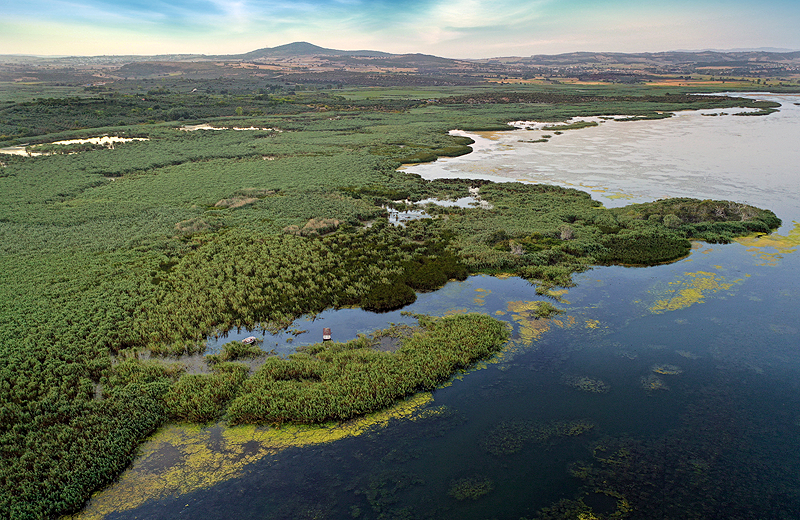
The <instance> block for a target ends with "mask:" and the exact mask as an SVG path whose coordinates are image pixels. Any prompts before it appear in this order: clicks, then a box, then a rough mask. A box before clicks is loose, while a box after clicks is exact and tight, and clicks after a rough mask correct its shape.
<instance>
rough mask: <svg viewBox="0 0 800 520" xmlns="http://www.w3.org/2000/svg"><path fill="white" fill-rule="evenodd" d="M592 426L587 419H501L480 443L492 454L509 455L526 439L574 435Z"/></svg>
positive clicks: (538, 439)
mask: <svg viewBox="0 0 800 520" xmlns="http://www.w3.org/2000/svg"><path fill="white" fill-rule="evenodd" d="M594 426H595V425H594V423H593V422H592V421H590V420H588V419H576V420H574V421H554V422H550V423H546V424H539V423H533V422H530V421H516V420H515V421H503V422H501V423H500V424H498V425H497V426H495V427H494V428H492V429H491V430H490V431H489V433H487V434H486V436H485V437H484V438H483V439H482V440H481V441H480V445H481V448H483V449H484V450H485V451H487V452H489V453H491V454H492V455H497V456H502V455H510V454H512V453H517V452H518V451H520V450H521V449H522V447H523V445H524V444H525V443H526V442H528V441H530V442H536V443H543V442H547V441H549V440H551V439H556V438H560V437H575V436H578V435H581V434H583V433H586V432H587V431H589V430H591V429H593V428H594Z"/></svg>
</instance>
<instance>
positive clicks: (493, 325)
mask: <svg viewBox="0 0 800 520" xmlns="http://www.w3.org/2000/svg"><path fill="white" fill-rule="evenodd" d="M420 326H421V328H422V330H420V331H417V332H415V333H414V334H412V335H411V336H410V337H406V338H403V339H402V346H401V347H400V349H399V350H397V351H396V352H381V351H377V350H375V349H373V348H372V346H373V345H372V342H371V341H370V340H369V338H366V337H361V338H359V339H356V340H353V341H350V342H348V343H343V344H342V343H333V344H330V345H327V344H324V345H321V346H320V348H316V349H314V348H312V349H310V352H311V353H305V352H304V353H299V354H292V355H291V356H289V358H288V359H281V358H269V359H267V361H266V363H264V364H263V365H262V366H261V367H260V368H259V369H258V371H257V372H256V373H255V374H254V375H253V377H251V378H250V379H248V380H247V381H246V382H245V385H244V388H243V391H242V393H241V394H240V395H239V396H238V397H237V398H236V399H235V400H234V401H233V402H232V403H231V406H230V408H229V409H228V416H229V420H230V421H231V422H232V423H234V424H240V423H254V422H255V423H271V424H280V423H284V422H300V423H318V422H323V421H328V420H345V419H349V418H351V417H353V416H355V415H359V414H364V413H367V412H370V411H373V410H378V409H380V408H384V407H386V406H388V405H390V404H391V403H393V402H394V401H395V400H397V399H399V398H402V397H404V396H407V395H410V394H412V393H414V392H417V391H420V390H430V389H433V388H434V387H435V386H436V385H437V384H439V383H442V382H443V381H445V380H447V379H448V378H449V377H450V376H451V375H452V374H453V372H454V371H456V370H458V369H462V368H466V367H468V366H469V365H471V364H472V363H474V362H475V361H477V360H479V359H482V358H485V357H487V356H490V355H491V354H492V353H494V352H497V351H498V350H500V348H501V347H502V346H503V345H504V344H505V342H506V340H507V339H508V331H507V330H506V326H505V325H504V324H503V323H502V322H499V321H497V320H495V319H493V318H491V317H489V316H485V315H480V314H466V315H455V316H448V317H445V318H439V319H431V318H424V317H423V318H420Z"/></svg>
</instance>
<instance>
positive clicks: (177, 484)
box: [67, 393, 436, 520]
mask: <svg viewBox="0 0 800 520" xmlns="http://www.w3.org/2000/svg"><path fill="white" fill-rule="evenodd" d="M432 401H433V396H432V395H431V394H430V393H421V394H417V395H415V396H414V397H413V398H410V399H407V400H405V401H402V402H400V403H399V404H397V405H395V406H394V407H392V408H389V409H388V410H384V411H381V412H377V413H373V414H370V415H367V416H365V417H361V418H358V419H355V420H352V421H348V422H346V423H343V424H327V425H320V426H284V427H282V428H280V429H275V428H266V427H259V426H236V427H226V426H223V425H215V426H212V427H199V426H187V425H180V426H179V425H170V426H167V427H165V428H163V429H161V430H160V431H159V432H158V433H156V434H155V435H154V436H153V437H152V438H151V439H150V440H149V441H148V442H147V443H145V444H144V445H143V447H142V449H141V454H140V456H139V458H138V459H137V460H136V461H135V462H134V463H133V465H132V467H130V468H129V469H128V470H126V471H125V472H124V473H123V474H122V476H121V477H120V479H119V480H118V481H117V482H116V483H115V484H113V485H112V486H111V487H109V488H108V489H106V490H104V491H101V492H99V493H97V494H95V495H94V496H93V497H92V499H91V500H90V502H89V504H88V505H87V507H86V508H85V509H84V510H83V511H82V512H80V513H78V514H76V515H74V516H72V517H67V518H71V519H73V520H95V519H97V520H99V519H102V518H105V516H106V515H109V514H111V513H116V512H120V511H129V510H132V509H135V508H137V507H139V506H141V505H143V504H145V503H147V502H149V501H151V500H155V499H160V498H164V497H168V496H178V495H184V494H187V493H190V492H193V491H197V490H201V489H209V488H211V487H212V486H214V485H216V484H219V483H220V482H224V481H226V480H230V479H232V478H236V477H238V476H240V475H241V474H242V472H243V471H244V469H245V467H246V466H248V465H249V464H252V463H254V462H257V461H259V460H262V459H264V458H265V457H269V456H274V455H276V454H278V453H279V452H281V451H282V450H284V449H287V448H292V447H305V446H312V445H317V444H323V443H328V442H333V441H337V440H340V439H344V438H346V437H354V436H358V435H363V434H365V433H368V432H371V431H375V430H376V429H379V428H384V427H386V426H387V425H388V424H389V422H390V421H392V420H393V419H403V420H423V419H425V418H428V417H433V416H436V414H435V413H434V412H433V411H432V410H430V409H425V407H426V405H428V404H429V403H430V402H432Z"/></svg>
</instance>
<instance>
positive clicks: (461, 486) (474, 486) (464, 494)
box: [447, 476, 494, 500]
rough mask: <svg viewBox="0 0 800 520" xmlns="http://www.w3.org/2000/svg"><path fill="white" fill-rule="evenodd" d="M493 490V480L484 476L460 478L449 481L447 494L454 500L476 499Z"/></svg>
mask: <svg viewBox="0 0 800 520" xmlns="http://www.w3.org/2000/svg"><path fill="white" fill-rule="evenodd" d="M493 490H494V481H492V479H490V478H489V477H485V476H472V477H467V478H460V479H458V480H454V481H452V482H451V483H450V489H449V490H448V491H447V494H448V495H450V496H451V497H453V498H455V499H456V500H468V499H469V500H478V499H479V498H480V497H482V496H483V495H486V494H487V493H490V492H492V491H493Z"/></svg>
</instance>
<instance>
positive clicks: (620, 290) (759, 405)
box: [86, 96, 800, 520]
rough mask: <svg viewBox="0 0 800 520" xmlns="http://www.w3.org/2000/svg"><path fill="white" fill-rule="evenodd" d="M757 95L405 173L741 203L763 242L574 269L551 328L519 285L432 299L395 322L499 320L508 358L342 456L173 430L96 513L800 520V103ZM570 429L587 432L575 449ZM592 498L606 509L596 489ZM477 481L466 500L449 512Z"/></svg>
mask: <svg viewBox="0 0 800 520" xmlns="http://www.w3.org/2000/svg"><path fill="white" fill-rule="evenodd" d="M759 97H763V98H768V99H776V100H778V101H780V102H782V103H783V108H782V109H781V111H780V112H779V113H776V114H772V115H770V116H767V117H739V116H732V115H727V116H716V117H709V116H703V115H701V114H700V113H697V112H693V113H682V114H680V115H678V116H676V117H674V118H672V119H668V120H662V121H642V122H606V123H603V124H601V125H600V126H599V127H594V128H587V129H582V130H572V131H566V132H564V134H563V135H559V136H554V137H553V139H551V141H550V142H548V143H520V142H518V141H519V140H530V139H531V138H532V136H533V137H535V135H534V134H536V132H528V131H525V130H516V131H513V132H506V133H494V134H482V135H481V136H478V138H477V139H476V140H477V146H476V151H475V152H474V153H473V154H470V155H468V156H465V157H461V158H455V159H447V160H442V161H438V162H436V163H432V164H428V165H418V166H414V167H412V168H410V169H409V170H410V171H412V172H415V173H419V174H421V175H423V176H424V177H427V178H434V177H437V176H444V177H454V176H467V177H492V178H502V179H507V180H508V179H510V180H514V179H526V180H530V181H534V182H548V183H557V184H561V185H568V186H575V187H583V189H586V190H589V191H591V192H592V193H593V195H594V196H595V197H596V198H597V199H598V200H600V201H602V202H603V203H604V204H606V205H608V206H611V205H624V204H627V203H629V202H639V201H645V200H653V199H654V198H658V197H662V196H693V197H702V198H717V199H731V200H736V201H742V202H749V203H751V204H754V205H757V206H762V207H768V208H770V209H773V210H775V211H776V213H777V214H778V216H779V217H780V218H782V219H783V222H784V225H783V227H782V228H781V229H780V230H779V231H778V232H777V233H776V234H775V236H774V237H773V239H772V240H771V241H769V242H765V241H760V242H759V241H755V240H750V241H743V242H742V243H735V244H730V245H724V246H717V245H708V244H698V245H697V246H696V248H695V250H694V251H693V253H692V254H691V255H690V256H689V257H688V258H686V259H684V260H682V261H680V262H677V263H674V264H670V265H664V266H658V267H651V268H638V269H634V268H620V267H610V268H598V269H594V270H592V271H589V272H587V273H583V274H581V275H578V276H576V282H577V284H578V285H577V287H575V288H572V289H571V290H570V291H569V292H568V293H566V294H564V295H563V296H562V298H563V302H562V303H560V304H558V305H559V307H561V308H563V309H564V310H565V311H566V313H565V314H564V315H562V316H560V318H559V320H558V321H555V322H550V323H547V322H543V321H537V320H533V319H532V318H531V317H530V316H529V314H528V313H527V309H526V303H525V302H530V301H536V300H541V299H542V298H541V297H539V296H537V295H536V294H535V291H534V289H533V287H531V286H530V285H529V284H528V283H526V282H524V281H523V280H520V279H517V278H508V279H497V278H492V277H485V276H478V277H471V278H469V279H468V280H466V281H464V282H460V283H450V284H448V285H447V286H446V287H445V288H443V289H442V290H440V291H437V292H435V293H429V294H422V295H420V297H419V299H418V301H417V302H416V303H415V304H413V305H412V306H410V307H408V308H407V309H405V310H410V311H413V312H420V313H430V314H435V315H442V314H445V313H452V312H463V311H480V312H486V313H490V314H493V315H495V316H497V317H498V318H500V319H504V320H507V321H509V323H511V324H512V325H513V326H514V340H513V341H512V345H511V346H510V348H509V351H508V352H507V353H506V354H505V355H504V356H502V357H501V358H500V359H498V360H496V362H493V363H489V364H486V365H484V366H481V367H479V369H476V370H473V371H470V372H469V373H466V374H462V375H460V376H459V377H458V378H456V379H454V381H453V382H452V384H450V385H449V386H446V387H443V388H441V389H438V390H436V391H435V392H434V393H433V395H432V398H431V399H430V400H429V401H428V402H427V403H426V404H424V405H423V406H421V407H418V408H416V409H415V411H414V412H413V413H411V414H406V415H405V416H404V417H403V418H394V419H390V420H388V421H386V422H384V423H382V424H381V425H379V426H375V427H372V428H371V429H369V430H367V431H366V432H361V433H360V434H358V435H348V436H343V438H341V439H339V440H336V441H333V442H315V443H310V444H307V445H305V446H303V447H288V448H284V449H277V450H268V449H264V443H263V442H261V443H260V444H259V442H260V441H257V440H245V441H242V440H239V441H237V440H235V439H234V435H235V429H233V430H234V432H233V433H232V431H231V429H224V428H221V427H219V426H215V427H209V428H205V429H197V428H194V429H191V428H190V429H185V430H183V431H182V430H178V429H175V428H173V429H172V430H170V432H167V433H165V434H163V435H162V436H161V437H156V438H155V439H154V440H153V441H152V442H151V443H150V444H149V445H148V446H147V447H146V449H145V451H144V455H143V456H142V457H141V458H140V460H139V461H138V462H137V463H136V464H135V465H134V467H133V468H132V470H131V471H129V472H128V473H127V474H126V475H124V476H123V478H122V479H121V482H120V483H119V484H117V485H115V486H112V487H111V489H110V490H108V491H107V492H105V493H104V494H103V495H100V496H99V497H97V498H96V499H94V500H93V502H92V503H91V504H90V506H89V508H88V509H87V511H86V515H87V516H89V517H103V515H104V514H105V517H106V518H126V519H127V518H175V517H178V516H180V517H185V518H204V519H205V518H364V519H366V518H370V519H375V518H387V519H395V518H453V519H456V518H466V519H489V518H497V519H513V520H517V519H519V518H520V517H534V516H535V515H536V513H537V511H539V510H540V509H541V508H543V507H548V506H551V505H553V504H554V503H555V502H557V501H559V500H561V499H575V498H578V497H582V498H583V499H584V502H585V503H586V504H588V505H590V506H592V507H593V508H595V512H597V513H606V514H607V513H610V512H612V511H613V510H615V508H617V507H618V506H621V505H624V502H625V501H626V500H627V502H628V503H630V504H631V505H632V506H633V507H634V511H633V513H632V516H630V517H629V518H676V519H678V518H722V517H725V516H726V515H727V516H728V517H730V518H754V519H755V518H761V519H766V518H798V516H800V513H798V511H800V334H799V330H798V329H800V284H799V283H798V282H799V281H800V269H798V268H799V267H800V260H798V258H800V256H798V254H797V253H796V249H797V247H798V246H800V232H798V231H800V230H799V229H798V228H797V227H796V222H798V221H800V207H798V203H797V199H796V193H797V185H798V180H800V167H799V166H798V165H800V147H798V146H797V142H798V141H797V139H798V136H800V117H798V116H800V106H795V105H794V103H796V102H800V97H799V96H793V97H792V96H759ZM717 112H721V111H717ZM725 112H728V113H730V112H731V111H729V110H728V111H725ZM539 133H541V132H539ZM408 320H409V318H407V317H405V316H402V315H401V314H400V313H399V312H396V313H388V314H381V315H376V314H370V313H365V312H362V311H357V310H345V311H328V312H325V313H323V314H322V315H320V316H318V317H317V319H315V320H313V321H311V320H300V321H298V322H297V323H296V324H295V325H294V326H293V327H292V328H295V329H297V331H296V332H299V331H301V330H307V331H308V332H305V333H298V334H297V335H296V336H292V335H290V334H284V335H281V336H277V337H271V336H265V343H264V345H265V348H266V349H269V348H272V347H273V346H274V347H276V348H277V349H278V350H279V351H282V352H288V351H290V350H291V349H292V348H294V347H296V346H297V345H300V344H305V343H309V342H314V341H317V339H318V338H319V337H320V336H321V329H322V327H323V326H325V327H331V328H332V329H333V332H334V336H335V339H340V340H344V339H348V338H349V337H353V336H354V335H355V334H357V333H359V332H362V333H368V332H370V331H372V330H374V329H376V328H379V327H382V326H385V325H386V324H387V323H389V322H395V323H397V322H402V321H408ZM241 335H242V336H245V335H249V333H247V334H241ZM237 337H238V336H233V337H231V338H228V339H235V338H237ZM289 337H291V338H292V342H291V343H287V342H286V339H287V338H289ZM272 343H274V344H275V345H272ZM576 421H579V422H576ZM575 424H581V425H583V426H584V427H583V428H582V429H580V431H573V433H580V434H576V435H567V434H566V430H565V426H564V425H568V426H574V425H575ZM587 426H591V428H590V429H587ZM567 429H568V428H567ZM251 431H252V430H248V432H251ZM186 432H188V433H186ZM248 435H251V433H248ZM253 435H254V434H253ZM176 439H177V440H176ZM197 439H200V441H197ZM253 439H255V437H253ZM198 454H199V455H198ZM604 459H605V462H604ZM208 468H212V469H213V471H207V470H208ZM581 468H584V469H585V468H590V469H588V470H582V469H581ZM581 475H582V476H583V477H582V478H580V476H581ZM587 475H595V476H596V477H597V481H592V480H591V479H590V478H589V477H587ZM599 481H603V482H605V484H604V485H602V486H600V487H601V488H602V490H603V491H605V492H606V493H607V494H598V493H592V492H588V491H586V489H587V486H588V488H592V487H593V486H592V484H596V483H597V482H599ZM154 483H156V484H154ZM469 485H471V486H472V488H471V489H472V490H473V491H474V492H475V495H476V496H475V498H467V499H464V500H458V499H457V498H455V496H454V495H458V492H459V490H463V489H465V488H466V487H469ZM487 490H490V491H488V492H486V493H484V494H481V493H482V492H485V491H487ZM612 494H613V495H614V497H612V496H610V495H612ZM462 498H463V497H462Z"/></svg>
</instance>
